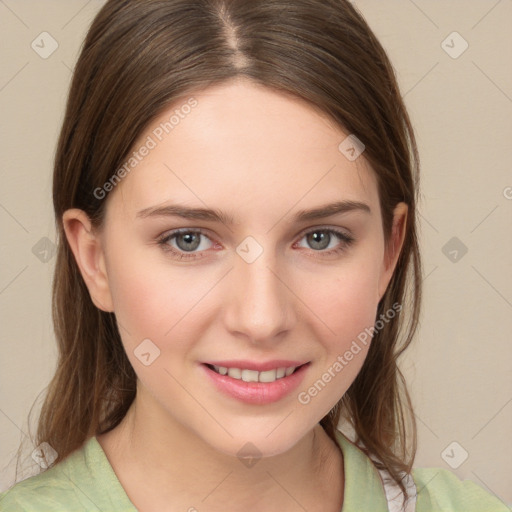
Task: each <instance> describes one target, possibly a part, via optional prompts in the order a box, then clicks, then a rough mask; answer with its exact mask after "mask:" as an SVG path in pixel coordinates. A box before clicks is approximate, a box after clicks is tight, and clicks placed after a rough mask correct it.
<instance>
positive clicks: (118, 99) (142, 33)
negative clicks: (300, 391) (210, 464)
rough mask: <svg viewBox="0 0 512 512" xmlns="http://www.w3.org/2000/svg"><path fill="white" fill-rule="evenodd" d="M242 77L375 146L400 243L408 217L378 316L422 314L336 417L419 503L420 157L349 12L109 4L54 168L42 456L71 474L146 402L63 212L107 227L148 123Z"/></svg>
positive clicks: (374, 53)
mask: <svg viewBox="0 0 512 512" xmlns="http://www.w3.org/2000/svg"><path fill="white" fill-rule="evenodd" d="M237 76H244V77H248V78H249V79H251V80H253V81H255V82H257V83H260V84H263V85H265V86H267V87H270V88H273V89H275V90H278V91H283V92H287V93H291V94H293V95H295V96H296V97H300V98H302V99H304V100H306V101H307V102H308V103H309V104H311V105H314V106H316V107H317V108H318V109H319V110H320V111H322V112H323V113H325V114H327V115H328V116H330V118H332V119H333V120H334V122H335V123H336V125H338V126H340V127H341V128H342V129H343V130H344V131H345V132H347V133H350V134H354V135H356V137H357V138H358V139H360V140H361V141H362V142H363V143H364V145H365V147H366V148H365V152H364V157H365V158H366V159H367V161H368V162H369V163H370V165H371V167H372V169H373V171H374V172H375V175H376V177H377V182H378V191H379V197H380V205H381V210H382V216H383V218H382V221H383V230H384V236H385V240H386V241H388V240H389V238H390V234H391V227H392V215H393V209H394V207H395V206H396V204H397V203H399V202H402V201H403V202H405V203H406V204H407V205H408V207H409V212H408V218H407V224H406V233H405V241H404V245H403V248H402V251H401V254H400V257H399V260H398V263H397V267H396V269H395V272H394V274H393V277H392V279H391V282H390V284H389V286H388V288H387V291H386V293H385V295H384V296H383V298H382V300H381V301H380V303H379V305H378V313H377V317H380V315H382V314H385V313H386V312H387V311H389V310H390V309H392V308H393V305H394V304H395V305H396V304H397V303H398V304H405V303H407V304H406V305H407V307H406V308H404V312H405V313H406V314H407V315H408V316H409V319H408V320H409V321H408V322H407V323H406V322H405V319H404V315H403V314H401V315H396V316H395V317H394V318H393V319H390V320H389V321H387V322H385V325H384V326H383V328H382V329H380V330H378V331H376V332H375V335H374V337H373V342H372V343H371V346H370V349H369V353H368V355H367V358H366V360H365V362H364V365H363V367H362V369H361V371H360V373H359V374H358V376H357V378H356V379H355V381H354V382H353V384H352V385H351V386H350V388H349V389H348V391H347V392H346V393H345V395H344V396H343V398H342V399H341V400H340V402H339V403H338V404H337V405H336V407H335V408H334V409H333V410H332V411H330V413H329V414H328V415H326V416H325V417H324V418H323V419H322V420H321V425H322V427H323V428H324V429H325V431H326V432H327V434H328V435H329V436H330V437H331V438H332V439H333V440H334V441H335V442H336V440H335V430H336V427H337V424H338V421H339V419H340V417H343V418H345V419H346V420H347V421H348V422H349V424H351V425H352V426H353V428H354V430H355V434H356V439H357V441H358V442H359V443H360V444H361V445H364V449H365V450H366V452H367V453H368V454H369V455H372V456H375V457H377V458H378V459H379V461H380V462H376V463H375V464H376V465H377V467H380V468H383V469H386V470H387V471H389V473H390V474H391V476H392V477H393V479H394V480H395V481H396V482H397V483H398V485H399V486H400V487H401V489H402V491H404V493H405V487H404V485H403V483H402V477H403V473H402V472H404V471H405V472H406V473H409V472H410V471H411V468H412V464H413V461H414V456H415V452H416V425H415V421H414V415H413V414H412V407H411V400H410V397H409V394H408V392H407V389H406V387H405V382H404V379H403V376H402V374H401V372H400V370H399V367H398V364H397V360H398V358H399V356H400V354H401V353H402V352H403V351H404V350H405V349H406V348H407V347H408V345H409V344H410V342H411V340H412V337H413V335H414V332H415V330H416V328H417V324H418V318H419V312H420V299H421V261H420V254H419V248H418V239H417V232H416V199H417V194H418V180H419V176H418V172H419V159H418V152H417V147H416V142H415V138H414V133H413V129H412V127H411V123H410V120H409V117H408V114H407V112H406V108H405V106H404V103H403V100H402V98H401V95H400V91H399V87H398V84H397V81H396V77H395V74H394V70H393V68H392V65H391V63H390V61H389V60H388V57H387V55H386V53H385V51H384V49H383V48H382V46H381V45H380V43H379V42H378V41H377V39H376V37H375V36H374V34H373V33H372V31H371V30H370V28H369V27H368V25H367V23H366V22H365V20H364V19H363V17H362V15H361V14H360V13H358V11H357V10H356V8H355V7H354V6H353V5H352V4H351V3H350V2H349V1H346V0H265V1H259V0H245V1H244V0H110V1H108V2H107V3H106V4H105V5H104V6H103V8H102V9H101V10H100V12H99V13H98V15H97V16H96V18H95V19H94V22H93V24H92V26H91V28H90V30H89V32H88V34H87V37H86V39H85V42H84V45H83V48H82V51H81V54H80V57H79V59H78V62H77V65H76V69H75V72H74V76H73V80H72V84H71V89H70V93H69V98H68V103H67V107H66V113H65V118H64V122H63V126H62V131H61V134H60V139H59V143H58V147H57V153H56V158H55V169H54V181H53V202H54V210H55V217H56V224H57V232H58V255H57V259H56V272H55V276H54V283H53V321H54V326H55V333H56V338H57V342H58V348H59V359H58V365H57V369H56V373H55V376H54V377H53V379H52V381H51V383H50V384H49V387H48V393H47V396H46V399H45V402H44V405H43V407H42V410H41V414H40V418H39V425H38V431H37V439H36V443H35V445H38V444H39V443H42V442H47V443H49V444H50V445H51V446H52V447H53V448H54V449H55V450H56V451H57V453H58V458H57V460H56V462H59V461H60V460H62V459H64V458H65V457H66V456H67V455H69V454H70V453H71V452H72V451H73V450H75V449H77V448H79V447H81V446H82V444H83V443H84V442H85V441H86V440H87V439H88V438H89V437H91V436H93V435H98V434H100V433H104V432H107V431H109V430H111V429H113V428H114V427H115V426H116V425H118V424H119V422H120V421H121V420H122V419H123V417H124V416H125V414H126V412H127V410H128V409H129V407H130V405H131V403H132V401H133V400H134V398H135V392H136V374H135V372H134V370H133V368H132V366H131V365H130V363H129V360H128V358H127V357H126V354H125V352H124V349H123V345H122V342H121V338H120V336H119V332H118V329H117V324H116V320H115V316H114V314H113V313H106V312H103V311H101V310H99V309H98V308H96V307H95V306H94V304H93V303H92V301H91V298H90V296H89V293H88V290H87V288H86V286H85V283H84V281H83V279H82V277H81V274H80V272H79V269H78V267H77V265H76V262H75V259H74V257H73V254H72V252H71V250H70V247H69V245H68V243H67V240H66V237H65V235H64V231H63V224H62V215H63V213H64V212H65V211H66V210H67V209H69V208H80V209H82V210H84V211H85V212H86V213H87V214H88V215H89V217H90V218H91V220H92V222H93V225H94V226H95V227H98V226H101V224H102V219H103V216H104V210H105V204H106V202H107V201H102V200H100V199H98V198H97V197H96V196H95V195H94V193H93V191H94V190H96V189H97V188H98V187H102V186H103V184H104V183H105V182H107V180H108V179H109V178H111V177H112V175H113V174H114V172H115V171H116V170H117V169H119V167H120V166H121V165H122V164H123V162H124V161H125V159H126V157H127V155H128V154H129V153H130V150H131V148H132V146H133V144H134V142H135V141H136V139H137V138H138V137H139V136H140V134H141V133H142V132H143V131H144V129H145V128H146V127H147V126H148V124H149V123H150V122H151V121H152V120H153V119H154V118H155V117H156V116H157V115H159V114H160V113H161V112H162V111H163V110H164V109H166V108H168V106H169V105H170V104H171V103H173V102H175V101H176V100H177V98H180V97H184V96H186V95H187V94H191V93H193V91H194V90H199V89H202V88H205V87H208V86H210V85H213V84H220V83H222V82H225V81H228V80H230V79H233V78H235V77H237ZM406 295H407V296H406ZM408 422H410V423H408ZM409 426H410V432H409V431H408V430H409Z"/></svg>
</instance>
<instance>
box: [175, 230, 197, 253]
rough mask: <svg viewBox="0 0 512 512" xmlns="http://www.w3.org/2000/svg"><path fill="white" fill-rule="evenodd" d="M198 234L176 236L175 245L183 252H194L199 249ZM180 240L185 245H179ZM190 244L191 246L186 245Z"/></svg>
mask: <svg viewBox="0 0 512 512" xmlns="http://www.w3.org/2000/svg"><path fill="white" fill-rule="evenodd" d="M200 237H201V235H200V233H183V234H178V235H177V236H176V245H177V246H178V247H179V248H180V249H181V250H183V251H194V250H195V249H197V248H198V247H199V244H200ZM182 240H184V241H185V245H183V244H182V243H180V242H181V241H182ZM188 244H192V246H190V245H188Z"/></svg>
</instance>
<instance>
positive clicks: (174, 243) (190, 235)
mask: <svg viewBox="0 0 512 512" xmlns="http://www.w3.org/2000/svg"><path fill="white" fill-rule="evenodd" d="M202 238H204V239H206V240H208V241H209V243H210V245H209V246H208V244H207V246H206V247H204V244H203V243H202ZM303 239H305V240H306V243H307V244H308V246H309V248H310V249H311V252H312V253H317V254H318V256H316V254H315V257H322V256H330V255H334V254H339V253H341V252H343V251H345V250H346V249H348V248H349V247H350V246H351V245H352V244H353V243H354V242H355V239H354V238H353V237H352V236H350V235H348V234H346V233H344V232H343V231H338V230H336V229H333V228H315V229H310V230H309V231H307V232H305V233H303V234H302V236H301V237H300V239H299V241H302V240H303ZM333 243H334V245H333ZM158 244H159V245H160V246H162V248H163V250H165V251H167V252H169V253H171V254H172V256H173V257H174V258H176V259H179V260H183V259H200V258H203V257H204V253H205V252H206V250H207V249H209V248H211V247H212V246H213V242H212V241H211V240H210V238H209V236H208V235H207V234H206V233H205V232H203V231H202V230H200V229H179V230H175V231H172V232H171V233H167V234H165V235H163V236H162V237H160V238H159V239H158ZM301 247H304V246H301ZM306 248H307V247H306Z"/></svg>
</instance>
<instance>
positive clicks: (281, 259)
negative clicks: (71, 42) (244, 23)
mask: <svg viewBox="0 0 512 512" xmlns="http://www.w3.org/2000/svg"><path fill="white" fill-rule="evenodd" d="M192 96H193V98H194V99H193V100H192V99H190V98H191V97H192ZM186 105H189V107H186ZM176 111H177V112H176ZM173 114H174V118H172V119H171V116H172V115H173ZM170 119H171V121H169V120H170ZM165 123H171V124H167V125H166V124H165ZM171 126H172V127H171ZM166 130H167V131H168V133H166ZM347 135H348V134H347V133H344V132H343V131H342V130H341V129H340V128H338V127H336V126H334V125H333V123H331V122H329V120H328V119H327V118H326V117H324V116H323V115H321V114H320V113H318V112H317V111H316V110H315V109H313V108H312V107H310V106H308V105H307V104H305V103H303V102H302V101H300V100H298V99H296V98H293V97H291V96H288V95H283V94H282V93H278V92H274V91H272V90H270V89H267V88H263V87H261V86H257V85H254V84H251V83H250V82H246V81H238V82H231V83H229V84H224V85H222V86H216V87H212V88H208V89H205V90H203V91H200V92H198V93H197V94H193V95H190V96H187V97H185V98H184V99H183V101H180V102H178V103H176V104H175V105H173V106H172V108H169V109H168V110H167V111H166V112H165V113H163V114H162V115H161V116H160V117H159V118H158V119H157V120H155V121H154V122H153V123H151V125H150V126H149V127H148V128H147V130H146V132H145V133H144V134H142V136H141V137H140V139H139V141H137V143H136V144H135V145H134V148H133V151H136V152H137V155H138V156H137V155H135V156H134V158H136V159H137V161H135V160H134V161H131V164H130V162H128V165H127V167H126V168H125V172H124V173H121V176H123V175H124V177H123V178H122V180H121V181H120V182H119V183H117V184H116V185H115V186H114V187H112V188H113V190H111V191H110V193H109V195H108V197H107V198H106V199H105V200H106V201H107V205H106V206H107V209H106V217H105V223H104V225H103V228H102V230H101V232H98V233H95V234H94V238H93V239H92V240H93V243H94V244H96V245H94V247H97V248H98V251H99V252H98V253H97V256H95V262H96V263H97V266H96V267H95V271H94V270H92V269H93V267H94V264H91V266H90V268H89V269H87V268H86V266H87V263H84V261H85V260H84V258H83V257H82V262H81V263H80V258H81V256H80V255H79V253H80V251H78V250H76V248H75V247H76V245H75V242H73V234H72V229H71V228H70V226H71V224H72V221H73V215H74V212H72V211H69V212H67V214H66V215H67V216H66V217H65V222H66V225H67V226H68V227H67V235H68V239H69V240H70V241H71V243H72V245H73V250H74V252H75V255H76V256H77V259H78V260H79V264H80V268H81V270H82V274H83V275H84V278H85V280H86V283H87V286H88V288H89V291H90V293H91V297H92V298H93V301H94V302H95V303H96V304H97V305H98V306H99V307H101V308H102V309H104V310H107V311H114V312H115V315H116V318H117V321H118V324H119V328H120V333H121V336H122V341H123V344H124V347H125V350H126V354H127V356H128V358H129V360H130V362H131V364H132V365H133V367H134V369H135V372H136V373H137V376H138V395H137V400H145V401H146V403H147V404H151V406H150V407H151V408H153V409H154V411H155V413H158V414H160V415H162V414H163V415H164V416H165V417H166V418H167V419H168V421H169V424H170V425H171V424H173V425H179V426H180V427H184V428H186V429H187V431H188V432H192V433H194V434H195V435H197V436H198V437H199V438H200V439H202V440H203V441H205V442H206V443H208V445H210V446H211V447H213V448H215V449H216V450H218V451H220V452H223V453H226V454H230V455H236V454H237V452H238V451H239V450H240V447H241V446H243V445H244V444H245V443H247V442H251V443H252V444H254V445H255V446H256V447H257V449H258V450H259V451H260V452H261V453H262V454H263V455H274V454H278V453H282V452H284V451H286V450H288V449H289V448H291V447H292V446H293V445H294V444H296V443H297V442H298V441H299V440H300V439H301V438H302V437H303V436H304V435H305V434H306V433H308V432H309V431H311V430H312V429H313V428H314V426H315V425H316V424H317V423H318V422H319V421H320V419H321V418H322V417H323V416H324V415H325V414H327V413H328V411H329V410H330V409H331V408H332V407H333V406H334V405H335V404H336V403H337V402H338V401H339V400H340V398H341V397H342V396H343V394H344V393H345V391H346V390H347V389H348V387H349V386H350V384H351V383H352V381H353V380H354V378H355V377H356V375H357V373H358V371H359V370H360V368H361V366H362V364H363V362H364V359H365V357H366V354H367V352H368V348H369V346H370V337H369V336H368V330H369V328H370V327H372V326H373V325H374V323H375V316H376V311H377V305H378V302H379V300H380V298H381V297H382V295H383V294H384V292H385V289H386V286H387V284H388V282H389V280H390V278H391V275H392V272H393V269H394V265H395V262H396V258H397V257H398V250H396V249H397V247H398V249H399V248H400V244H401V239H402V238H401V237H402V235H403V230H402V231H400V226H403V221H404V219H405V214H406V207H405V205H403V204H401V205H399V206H398V207H397V209H396V211H395V226H398V227H399V229H398V230H397V231H396V232H397V233H398V234H397V235H396V236H397V237H398V238H397V239H395V240H394V242H393V244H391V245H392V246H393V248H394V250H396V252H393V251H388V250H387V249H386V247H385V243H384V234H383V231H382V217H381V211H380V207H379V197H378V192H377V184H376V180H375V176H374V175H373V171H372V170H371V169H370V168H369V166H368V165H367V163H366V161H365V159H364V153H363V154H362V155H361V156H360V157H359V158H357V159H356V160H355V161H350V160H349V159H347V157H346V156H345V154H344V153H342V152H341V151H340V150H339V149H338V146H339V145H340V143H341V142H342V141H343V140H344V139H345V138H346V137H347ZM143 146H145V147H146V148H147V151H146V150H144V149H142V147H143ZM126 169H130V170H129V171H126ZM107 188H109V187H108V186H107ZM97 193H98V194H100V193H101V192H99V191H98V192H97ZM328 205H334V206H331V207H330V209H329V208H327V207H328ZM75 213H76V212H75ZM76 218H77V217H76V216H75V220H76ZM400 222H402V224H400ZM91 233H92V232H91V231H89V234H88V236H91ZM91 247H93V245H91ZM83 252H85V251H83ZM365 329H366V331H365ZM365 332H366V337H365V336H364V335H363V333H365ZM363 339H364V340H365V341H363ZM292 371H293V373H291V372H292ZM226 372H227V375H223V374H225V373H226ZM283 374H284V375H283Z"/></svg>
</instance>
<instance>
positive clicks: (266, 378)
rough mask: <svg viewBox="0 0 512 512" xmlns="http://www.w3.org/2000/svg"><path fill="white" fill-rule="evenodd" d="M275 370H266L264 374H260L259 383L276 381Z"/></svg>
mask: <svg viewBox="0 0 512 512" xmlns="http://www.w3.org/2000/svg"><path fill="white" fill-rule="evenodd" d="M276 373H277V370H268V371H266V372H260V378H259V381H260V382H274V381H275V380H276Z"/></svg>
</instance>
